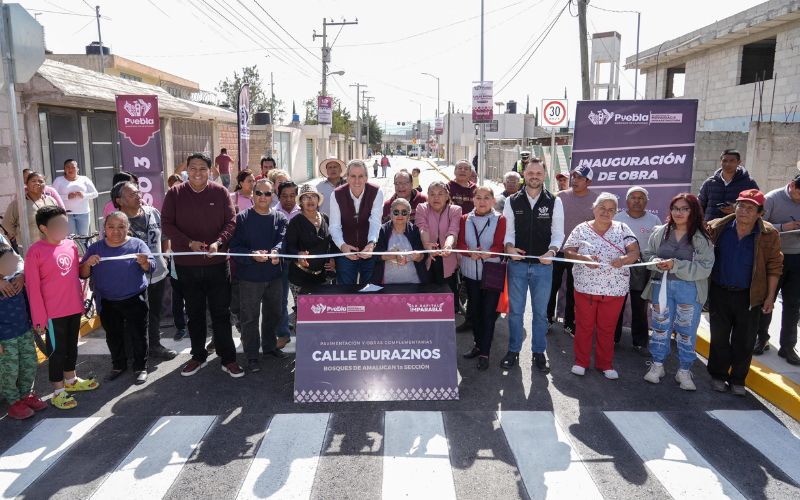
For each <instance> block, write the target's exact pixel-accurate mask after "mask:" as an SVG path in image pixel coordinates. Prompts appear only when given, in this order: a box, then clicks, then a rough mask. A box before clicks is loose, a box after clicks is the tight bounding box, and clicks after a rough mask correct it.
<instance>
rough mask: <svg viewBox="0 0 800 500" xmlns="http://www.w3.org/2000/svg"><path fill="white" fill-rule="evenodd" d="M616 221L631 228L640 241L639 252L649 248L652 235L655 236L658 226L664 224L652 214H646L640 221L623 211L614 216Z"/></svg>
mask: <svg viewBox="0 0 800 500" xmlns="http://www.w3.org/2000/svg"><path fill="white" fill-rule="evenodd" d="M614 220H616V221H619V222H624V223H625V224H627V225H628V227H629V228H631V231H633V235H634V236H636V239H637V240H639V250H644V249H645V248H647V242H648V241H650V235H651V234H653V230H654V229H655V228H656V226H660V225H661V224H663V222H661V219H659V218H658V216H657V215H656V214H654V213H652V212H645V213H644V215H642V216H641V217H639V218H638V219H634V218H633V217H631V216H630V215H629V214H628V212H626V211H625V210H623V211H622V212H620V213H618V214H617V215H615V216H614Z"/></svg>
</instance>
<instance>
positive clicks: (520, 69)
mask: <svg viewBox="0 0 800 500" xmlns="http://www.w3.org/2000/svg"><path fill="white" fill-rule="evenodd" d="M570 3H571V0H570V2H567V3H566V4H564V7H563V8H562V9H561V11H559V13H558V15H557V16H556V18H555V19H553V22H551V23H550V25H549V26H548V27H547V29H546V30H545V31H544V32H543V35H542V36H541V37H540V40H539V43H538V45H536V47H534V48H533V51H531V53H530V54H529V55H528V58H527V59H525V62H524V63H522V65H521V66H520V67H519V69H517V72H516V73H514V76H512V77H511V78H510V79H509V80H508V81H507V82H506V83H505V84H503V86H502V87H501V88H500V89H499V90H498V91H497V95H499V94H500V93H501V92H503V90H505V88H506V87H508V85H509V84H510V83H511V82H513V81H514V79H515V78H516V77H517V75H519V73H520V72H521V71H522V69H523V68H524V67H525V66H526V65H527V64H528V62H529V61H530V60H531V58H532V57H533V55H534V54H535V53H536V51H537V50H538V49H539V47H541V46H542V43H544V41H545V40H546V39H547V35H549V34H550V32H551V31H552V30H553V27H554V26H555V25H556V23H557V22H558V20H559V19H560V18H561V15H562V14H564V11H565V10H567V7H568V6H569V4H570Z"/></svg>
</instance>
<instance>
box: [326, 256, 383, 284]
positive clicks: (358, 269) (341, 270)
mask: <svg viewBox="0 0 800 500" xmlns="http://www.w3.org/2000/svg"><path fill="white" fill-rule="evenodd" d="M374 267H375V261H374V260H372V259H358V260H350V259H348V258H347V257H336V283H337V284H339V285H356V284H359V283H360V284H362V285H366V284H367V283H369V280H371V279H372V269H373V268H374ZM359 275H360V276H359Z"/></svg>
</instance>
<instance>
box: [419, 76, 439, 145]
mask: <svg viewBox="0 0 800 500" xmlns="http://www.w3.org/2000/svg"><path fill="white" fill-rule="evenodd" d="M422 74H423V75H427V76H430V77H431V78H436V118H439V105H440V101H439V96H440V94H439V83H440V80H439V77H438V76H436V75H432V74H430V73H422ZM434 126H435V122H434ZM436 148H437V151H436V156H437V157H438V156H439V151H438V148H439V134H436Z"/></svg>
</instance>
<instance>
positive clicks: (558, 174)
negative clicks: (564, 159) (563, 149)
mask: <svg viewBox="0 0 800 500" xmlns="http://www.w3.org/2000/svg"><path fill="white" fill-rule="evenodd" d="M562 177H563V178H564V179H569V177H567V174H565V173H564V172H559V173H557V174H556V179H561V178H562Z"/></svg>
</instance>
